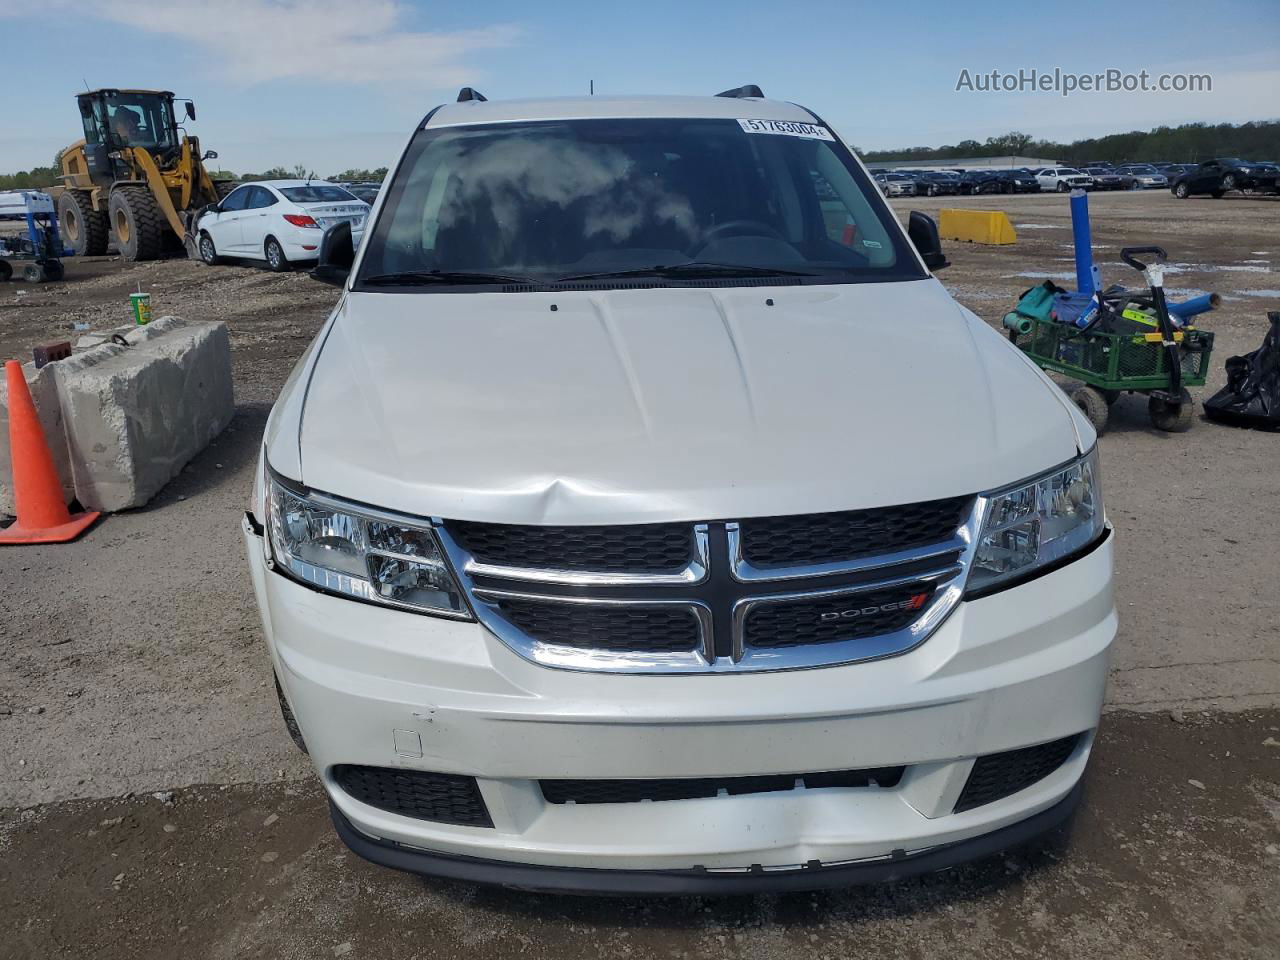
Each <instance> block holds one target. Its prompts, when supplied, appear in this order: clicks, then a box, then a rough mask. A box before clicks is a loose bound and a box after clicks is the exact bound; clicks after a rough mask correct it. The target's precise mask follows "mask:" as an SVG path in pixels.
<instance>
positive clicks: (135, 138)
mask: <svg viewBox="0 0 1280 960" xmlns="http://www.w3.org/2000/svg"><path fill="white" fill-rule="evenodd" d="M84 128H85V140H86V141H88V142H89V143H103V142H114V143H117V144H119V145H121V146H126V147H145V148H146V149H148V150H150V151H152V152H153V153H154V152H157V151H163V150H168V149H170V148H172V147H176V146H177V137H176V131H175V129H174V125H173V104H172V103H171V102H170V101H169V100H168V99H167V98H165V97H162V96H159V95H158V94H154V93H114V94H105V95H103V96H102V98H101V99H97V98H96V97H95V99H94V102H93V113H92V115H91V116H88V117H85V124H84ZM104 132H105V134H106V139H104V136H103V134H104Z"/></svg>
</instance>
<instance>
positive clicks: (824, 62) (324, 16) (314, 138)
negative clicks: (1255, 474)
mask: <svg viewBox="0 0 1280 960" xmlns="http://www.w3.org/2000/svg"><path fill="white" fill-rule="evenodd" d="M1058 14H1061V15H1062V17H1061V18H1059V17H1058ZM1058 19H1061V20H1062V21H1063V22H1061V23H1055V22H1054V21H1055V20H1058ZM0 65H3V68H4V69H3V72H2V73H0V77H2V78H3V79H2V80H0V89H2V90H3V91H4V95H5V96H4V99H5V107H4V109H3V110H2V111H0V172H14V171H16V170H20V169H27V168H29V167H31V166H35V165H43V164H48V163H50V162H52V158H53V156H54V155H55V152H56V151H57V150H58V149H59V148H61V147H63V146H66V145H67V144H69V143H71V142H72V141H74V140H76V139H77V138H78V136H79V134H78V130H79V115H78V114H77V112H76V107H75V103H74V101H73V97H74V95H75V93H76V92H77V91H80V90H83V89H84V88H85V85H86V84H87V85H88V86H89V87H103V86H107V87H139V88H158V89H166V90H172V91H174V92H175V93H176V94H177V95H178V96H180V97H190V98H192V99H194V100H195V101H196V105H197V108H198V120H197V122H195V123H189V124H188V125H187V128H188V132H190V133H194V134H198V135H199V136H200V139H201V144H202V146H203V147H204V148H205V149H213V150H216V151H218V154H219V159H218V161H217V162H216V164H214V166H218V167H222V168H224V169H229V170H232V171H235V172H238V173H243V172H247V171H258V170H262V169H265V168H268V167H271V166H276V165H280V166H286V167H293V166H294V165H295V164H302V165H303V166H305V167H307V168H309V169H312V170H314V171H316V172H317V173H319V174H320V175H321V176H324V175H328V174H332V173H335V172H337V171H339V170H343V169H346V168H349V167H368V168H373V167H379V166H390V165H391V164H393V163H394V161H395V159H396V157H397V156H398V154H399V153H400V151H401V149H402V148H403V146H404V144H405V142H406V140H407V138H408V135H409V133H410V132H411V131H412V130H413V128H414V126H415V125H416V124H417V123H418V122H419V121H420V120H421V118H422V116H423V115H424V114H425V113H426V112H427V111H428V110H429V109H430V108H431V107H433V106H435V105H436V104H438V103H441V102H444V101H447V100H453V99H454V98H455V97H456V95H457V91H458V88H459V87H461V86H464V85H467V86H473V87H476V88H477V89H479V90H480V91H482V92H483V93H484V94H485V95H486V96H488V97H489V98H490V99H500V98H501V99H506V98H518V97H535V96H537V97H540V96H566V95H568V96H574V95H583V94H586V93H587V91H588V87H589V84H590V83H591V81H594V83H595V91H596V93H597V94H643V93H656V94H669V93H678V94H700V93H716V92H718V91H720V90H723V89H725V88H727V87H734V86H739V85H741V84H744V83H755V84H758V85H760V86H761V87H762V88H763V90H764V92H765V93H766V94H767V95H768V96H771V97H775V98H778V99H783V100H792V101H795V102H798V103H801V104H804V105H805V106H807V107H809V108H811V109H812V110H814V111H815V112H816V113H818V114H819V115H820V116H821V117H822V118H823V119H824V120H826V121H827V122H828V123H829V124H830V125H831V126H832V127H834V128H835V130H836V131H837V132H838V133H839V134H840V135H841V136H842V137H843V138H844V139H845V140H846V141H847V142H849V143H851V144H853V145H855V146H857V147H859V148H861V149H865V150H874V149H886V148H892V147H905V146H938V145H941V144H943V143H956V142H958V141H960V140H963V139H967V138H973V139H976V140H985V139H986V138H987V137H989V136H995V135H999V134H1001V133H1005V132H1008V131H1009V130H1015V129H1016V130H1021V131H1023V132H1025V133H1029V134H1031V135H1032V136H1033V137H1036V138H1049V139H1055V140H1060V141H1070V140H1074V139H1077V138H1080V137H1087V136H1094V135H1100V134H1106V133H1113V132H1118V131H1123V130H1140V129H1149V128H1151V127H1153V126H1158V125H1161V124H1178V123H1184V122H1189V121H1197V120H1200V121H1208V122H1223V121H1230V122H1241V121H1245V120H1265V119H1277V118H1280V98H1278V97H1277V93H1278V92H1280V0H1213V2H1212V3H1206V2H1205V0H1155V2H1154V3H1150V4H1148V3H1144V2H1136V3H1129V4H1125V3H1117V2H1115V0H1110V2H1094V0H1058V2H1050V3H1045V4H1036V3H1032V2H1018V3H1008V2H1002V3H994V4H986V3H982V2H977V0H913V2H911V3H891V2H885V0H875V2H871V3H864V2H859V0H837V2H825V0H824V2H804V0H799V2H791V3H778V2H776V0H774V2H760V0H734V2H732V3H723V2H716V3H712V2H703V0H681V2H669V0H647V2H643V3H625V4H623V3H608V2H595V3H582V2H568V0H543V2H541V3H530V2H528V0H524V2H513V0H488V2H485V3H457V2H454V3H441V2H436V0H367V2H364V0H345V2H343V0H0ZM1032 68H1037V69H1039V70H1040V71H1042V72H1045V71H1047V72H1049V73H1052V71H1053V70H1054V69H1055V68H1058V69H1061V70H1063V71H1066V72H1071V73H1077V74H1084V73H1094V72H1100V71H1105V70H1106V69H1108V68H1115V69H1119V70H1123V71H1126V72H1134V73H1136V72H1138V71H1140V70H1146V71H1148V72H1149V73H1150V74H1151V75H1152V77H1156V76H1159V75H1160V74H1163V73H1169V74H1173V73H1207V74H1209V75H1210V76H1211V77H1212V91H1211V92H1199V93H1156V92H1146V93H1140V92H1134V93H1123V92H1114V93H1108V92H1091V93H1081V92H1077V93H1075V94H1073V95H1071V96H1068V97H1063V96H1061V95H1059V94H1057V93H1053V92H1020V93H1019V92H1015V93H1005V92H996V93H991V92H979V91H973V90H957V89H956V87H957V83H958V81H959V80H960V78H961V75H962V74H961V71H963V70H967V71H969V76H970V77H971V78H972V77H976V76H977V75H980V74H988V73H990V71H992V70H999V71H1002V72H1005V73H1017V72H1018V71H1019V70H1020V69H1024V70H1029V69H1032Z"/></svg>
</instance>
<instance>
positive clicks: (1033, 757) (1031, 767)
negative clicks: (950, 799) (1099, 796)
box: [955, 734, 1080, 813]
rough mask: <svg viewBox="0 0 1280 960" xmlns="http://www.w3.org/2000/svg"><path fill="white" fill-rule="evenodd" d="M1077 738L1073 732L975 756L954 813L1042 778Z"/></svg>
mask: <svg viewBox="0 0 1280 960" xmlns="http://www.w3.org/2000/svg"><path fill="white" fill-rule="evenodd" d="M1079 739H1080V736H1079V734H1076V735H1075V736H1071V737H1064V738H1063V739H1061V740H1054V741H1053V742H1051V743H1042V744H1040V745H1038V746H1035V747H1024V748H1022V749H1021V750H1010V751H1008V752H1007V753H990V754H987V756H985V757H979V758H978V759H977V761H976V762H975V763H974V765H973V770H972V771H971V772H970V774H969V779H968V780H967V781H966V782H965V785H964V790H963V791H962V792H961V794H960V799H959V800H958V801H956V810H955V812H956V813H959V812H960V811H962V810H972V809H973V808H974V807H980V806H982V805H983V804H984V803H992V802H994V801H996V800H1000V799H1003V798H1004V797H1007V796H1010V795H1011V794H1015V793H1017V792H1018V791H1019V790H1023V789H1025V788H1027V787H1029V786H1031V785H1032V784H1033V783H1035V782H1036V781H1037V780H1043V779H1044V778H1045V777H1047V776H1048V775H1049V774H1051V773H1053V771H1055V770H1057V769H1058V768H1059V767H1060V766H1062V765H1063V764H1064V763H1066V762H1067V757H1069V756H1071V751H1072V750H1074V749H1075V747H1076V742H1077V741H1078V740H1079Z"/></svg>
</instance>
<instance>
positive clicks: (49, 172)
mask: <svg viewBox="0 0 1280 960" xmlns="http://www.w3.org/2000/svg"><path fill="white" fill-rule="evenodd" d="M61 161H62V155H61V153H59V154H58V156H56V157H54V159H53V163H52V164H51V165H50V166H47V167H32V168H31V169H30V170H19V171H18V172H17V173H0V190H46V189H48V188H49V187H52V186H56V185H58V184H60V183H61V182H62V181H61V180H60V179H59V177H60V176H61V174H62V162H61ZM209 175H210V176H211V177H212V178H213V179H214V180H238V181H240V182H241V183H250V182H252V181H254V180H306V179H308V178H310V179H312V180H339V181H345V182H358V181H372V182H374V183H381V182H382V178H383V177H385V176H386V175H387V168H386V167H376V168H374V169H372V170H366V169H362V168H358V167H352V168H351V169H349V170H343V171H342V172H341V173H335V174H333V175H332V176H328V177H320V176H317V175H316V172H315V171H314V170H310V169H308V168H307V167H304V166H303V165H302V164H300V163H299V164H295V165H294V166H293V167H271V168H270V169H268V170H263V171H262V172H261V173H235V172H234V171H231V170H210V171H209Z"/></svg>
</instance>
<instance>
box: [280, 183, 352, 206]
mask: <svg viewBox="0 0 1280 960" xmlns="http://www.w3.org/2000/svg"><path fill="white" fill-rule="evenodd" d="M276 189H277V190H279V191H280V192H281V193H282V194H284V198H285V199H286V200H292V201H293V202H294V203H339V202H342V201H347V200H359V199H360V198H359V197H353V196H352V195H351V194H349V193H347V191H345V190H343V189H342V188H341V187H335V186H333V185H332V184H323V183H309V184H307V185H306V186H305V187H276Z"/></svg>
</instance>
